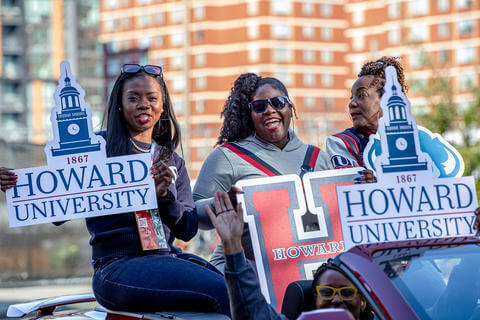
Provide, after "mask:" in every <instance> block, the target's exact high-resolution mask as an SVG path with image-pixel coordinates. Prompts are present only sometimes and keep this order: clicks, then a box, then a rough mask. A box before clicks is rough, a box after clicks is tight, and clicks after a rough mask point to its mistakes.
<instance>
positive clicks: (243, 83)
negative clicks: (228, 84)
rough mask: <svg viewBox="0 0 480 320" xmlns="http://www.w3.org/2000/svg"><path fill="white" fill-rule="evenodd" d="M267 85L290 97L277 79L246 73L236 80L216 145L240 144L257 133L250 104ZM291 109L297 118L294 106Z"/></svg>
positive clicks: (226, 104)
mask: <svg viewBox="0 0 480 320" xmlns="http://www.w3.org/2000/svg"><path fill="white" fill-rule="evenodd" d="M266 84H268V85H270V86H272V88H274V89H276V90H278V91H281V92H282V93H283V94H284V95H286V96H287V97H288V91H287V88H286V87H285V85H284V84H283V83H282V82H281V81H280V80H278V79H276V78H270V77H265V78H262V77H261V76H258V75H256V74H255V73H244V74H241V75H240V76H239V77H238V78H237V79H236V80H235V82H234V84H233V87H232V88H231V90H230V96H229V97H228V98H227V100H226V101H225V105H224V106H223V111H222V112H221V114H220V115H221V117H223V118H224V119H223V124H222V128H221V129H220V136H219V137H218V139H217V143H216V145H222V144H224V143H227V142H238V141H240V140H242V139H245V138H246V137H248V136H250V135H252V134H254V133H255V128H254V126H253V122H252V117H251V111H250V108H249V107H248V103H249V102H250V101H252V97H253V96H254V95H255V92H257V90H258V89H259V88H260V87H262V86H264V85H266ZM291 108H292V109H293V113H294V115H295V117H297V113H296V110H295V106H294V105H293V104H292V105H291Z"/></svg>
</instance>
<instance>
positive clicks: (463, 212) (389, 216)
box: [337, 67, 478, 249]
mask: <svg viewBox="0 0 480 320" xmlns="http://www.w3.org/2000/svg"><path fill="white" fill-rule="evenodd" d="M386 80H387V81H386V84H385V93H384V95H383V96H382V100H381V108H382V114H383V116H382V118H380V119H379V123H378V131H377V133H378V135H379V136H380V144H381V154H379V155H377V156H376V159H375V169H376V170H375V171H376V175H377V180H378V182H376V183H367V184H360V185H358V184H357V185H350V186H339V187H337V197H338V206H339V212H340V219H341V221H342V232H343V241H344V245H345V249H348V248H351V247H353V246H355V245H357V244H365V243H376V242H385V241H398V240H416V239H430V238H444V237H454V236H468V235H474V231H473V222H474V220H475V216H474V214H473V211H474V210H475V208H476V207H477V204H478V202H477V194H476V190H475V181H474V178H473V177H458V178H440V179H439V178H434V176H439V175H438V174H437V175H435V170H433V169H432V159H431V157H430V156H429V154H427V153H424V152H422V151H421V148H420V143H419V134H418V128H417V125H416V122H415V118H414V117H413V116H412V115H411V114H410V103H409V101H408V99H407V97H406V96H405V94H404V93H403V92H402V91H401V90H400V89H397V88H401V86H400V84H399V83H398V79H397V73H396V70H395V68H394V67H387V68H386ZM370 143H374V141H373V139H371V140H370ZM377 143H378V142H377Z"/></svg>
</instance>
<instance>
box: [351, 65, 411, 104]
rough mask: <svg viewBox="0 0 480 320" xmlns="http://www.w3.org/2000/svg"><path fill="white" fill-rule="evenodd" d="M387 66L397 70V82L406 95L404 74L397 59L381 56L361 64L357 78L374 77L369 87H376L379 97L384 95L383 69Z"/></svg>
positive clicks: (406, 88)
mask: <svg viewBox="0 0 480 320" xmlns="http://www.w3.org/2000/svg"><path fill="white" fill-rule="evenodd" d="M388 66H393V67H394V68H395V69H396V70H397V77H398V82H399V83H400V85H401V86H402V91H403V93H407V92H408V87H407V84H406V83H405V73H404V71H403V66H402V64H401V63H400V58H399V57H387V56H383V57H381V58H380V59H378V60H376V61H368V62H366V63H364V64H363V66H362V69H361V70H360V73H359V74H358V77H359V78H360V77H363V76H374V79H373V81H372V83H371V85H370V86H371V87H376V88H377V92H378V95H379V96H380V97H381V96H382V95H383V94H384V93H385V90H384V89H383V87H384V86H385V82H386V79H385V68H386V67H388Z"/></svg>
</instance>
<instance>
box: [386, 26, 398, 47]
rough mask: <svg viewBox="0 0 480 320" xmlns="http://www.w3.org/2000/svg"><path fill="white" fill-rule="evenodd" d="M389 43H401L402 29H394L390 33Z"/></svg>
mask: <svg viewBox="0 0 480 320" xmlns="http://www.w3.org/2000/svg"><path fill="white" fill-rule="evenodd" d="M388 42H389V43H390V44H398V43H400V29H399V28H392V29H390V30H389V31H388Z"/></svg>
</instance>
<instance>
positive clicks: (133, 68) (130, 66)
mask: <svg viewBox="0 0 480 320" xmlns="http://www.w3.org/2000/svg"><path fill="white" fill-rule="evenodd" d="M141 70H143V71H145V72H146V73H148V74H151V75H153V76H160V75H162V67H160V66H154V65H153V64H146V65H144V66H142V65H139V64H136V63H125V64H124V65H123V66H122V73H137V72H139V71H141Z"/></svg>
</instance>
